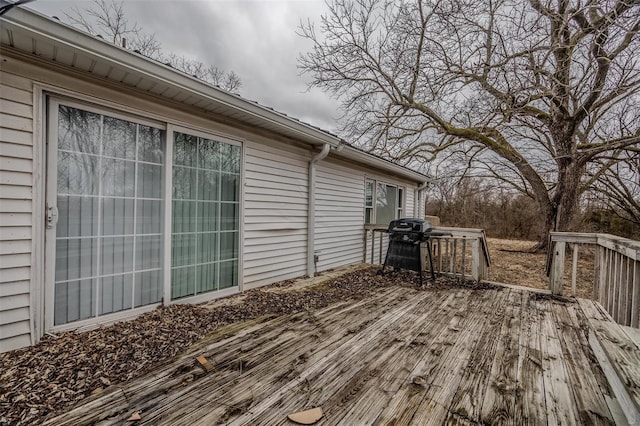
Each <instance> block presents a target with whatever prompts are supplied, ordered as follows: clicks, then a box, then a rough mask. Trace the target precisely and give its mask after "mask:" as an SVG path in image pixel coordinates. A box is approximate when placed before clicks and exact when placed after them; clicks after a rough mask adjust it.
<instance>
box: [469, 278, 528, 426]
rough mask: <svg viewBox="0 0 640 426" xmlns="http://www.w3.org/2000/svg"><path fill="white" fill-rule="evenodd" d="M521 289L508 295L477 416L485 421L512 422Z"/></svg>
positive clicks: (491, 422)
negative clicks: (507, 303) (487, 380)
mask: <svg viewBox="0 0 640 426" xmlns="http://www.w3.org/2000/svg"><path fill="white" fill-rule="evenodd" d="M522 297H523V293H522V292H516V291H513V292H512V293H511V294H510V295H509V305H508V306H507V308H506V313H505V316H504V320H503V322H502V328H501V330H500V336H499V338H498V339H499V340H498V347H497V349H496V353H495V355H494V357H493V363H492V366H491V373H490V376H489V385H488V386H487V393H486V395H485V397H484V401H483V404H482V408H481V410H480V418H481V421H482V422H483V423H486V424H514V421H515V416H514V414H515V396H516V383H517V369H518V354H519V349H520V348H519V341H520V326H521V318H520V315H521V309H522Z"/></svg>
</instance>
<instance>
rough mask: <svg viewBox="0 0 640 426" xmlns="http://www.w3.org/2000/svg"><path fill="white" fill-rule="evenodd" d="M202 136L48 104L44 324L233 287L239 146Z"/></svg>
mask: <svg viewBox="0 0 640 426" xmlns="http://www.w3.org/2000/svg"><path fill="white" fill-rule="evenodd" d="M202 136H203V135H198V136H195V135H191V134H189V133H186V132H173V133H170V134H169V135H167V131H166V126H165V125H164V124H162V123H153V122H145V120H142V119H137V118H134V117H130V116H128V115H124V114H117V113H109V112H104V111H101V110H100V109H96V108H93V107H87V106H83V105H80V104H75V103H71V102H58V101H53V100H52V101H50V103H49V124H48V145H47V157H48V162H47V168H48V169H47V196H46V203H47V205H46V212H47V218H46V224H47V236H46V237H47V258H46V263H47V268H46V270H47V272H46V273H47V278H48V284H47V288H46V292H47V300H48V301H49V302H48V305H47V306H48V309H49V312H50V313H49V315H48V319H47V321H48V324H49V327H51V326H63V325H65V324H70V323H75V322H77V321H83V320H86V321H90V320H91V318H95V317H99V316H102V315H107V314H113V313H117V312H122V311H126V310H132V309H136V308H139V307H142V306H145V305H152V304H156V303H160V302H161V301H162V299H163V295H165V294H167V295H169V297H170V299H171V300H175V299H182V298H186V297H189V296H195V295H200V294H203V293H208V292H214V291H218V290H222V289H227V288H233V287H237V286H238V268H239V266H238V259H239V231H240V220H239V210H240V209H239V206H240V167H241V146H240V145H239V144H236V143H234V142H230V141H226V140H214V139H213V138H207V137H202ZM167 141H169V142H170V143H172V144H173V146H172V149H171V150H169V151H167V150H166V144H167ZM167 152H169V154H170V155H171V157H172V158H167ZM171 153H172V154H171ZM167 176H171V177H172V181H173V182H172V188H168V186H167V184H166V181H167V179H165V178H166V177H167ZM165 200H167V201H165ZM167 202H170V203H171V204H170V205H171V211H172V212H171V216H168V215H166V214H165V206H166V207H167V208H168V207H169V206H168V205H167V204H166V203H167ZM165 229H167V230H168V229H171V234H170V235H169V236H167V238H169V241H166V238H165ZM169 253H170V259H171V262H170V264H168V265H167V264H165V262H164V259H165V258H166V257H165V256H169ZM167 275H170V277H171V279H170V280H169V281H168V282H165V279H164V277H165V276H167ZM165 285H166V289H165ZM167 301H168V300H167Z"/></svg>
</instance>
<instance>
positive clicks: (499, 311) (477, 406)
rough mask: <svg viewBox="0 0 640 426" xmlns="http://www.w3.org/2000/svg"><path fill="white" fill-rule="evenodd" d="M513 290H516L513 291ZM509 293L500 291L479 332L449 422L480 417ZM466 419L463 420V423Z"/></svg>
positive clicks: (453, 402) (453, 422)
mask: <svg viewBox="0 0 640 426" xmlns="http://www.w3.org/2000/svg"><path fill="white" fill-rule="evenodd" d="M512 293H513V291H512ZM508 294H509V292H507V291H503V292H499V293H498V296H497V297H496V299H497V305H494V306H493V307H494V309H493V310H491V311H490V312H487V317H486V320H485V322H484V326H483V328H482V330H481V332H480V334H479V338H478V341H477V343H476V344H475V346H474V347H473V350H472V352H471V356H470V357H469V363H468V365H467V367H466V368H465V370H464V372H463V374H462V377H461V379H460V382H459V386H458V390H457V391H456V393H455V395H454V397H453V399H452V402H451V406H450V407H449V415H448V416H447V419H446V422H447V424H465V423H464V422H469V421H472V422H477V421H479V420H480V410H481V408H482V403H483V402H484V397H485V395H486V390H487V386H488V384H489V380H490V373H491V368H492V364H493V360H494V358H495V353H496V350H497V347H498V339H496V336H499V335H500V331H501V329H502V323H503V320H504V317H505V314H506V312H505V310H506V309H505V300H506V296H507V295H508ZM461 422H462V423H461Z"/></svg>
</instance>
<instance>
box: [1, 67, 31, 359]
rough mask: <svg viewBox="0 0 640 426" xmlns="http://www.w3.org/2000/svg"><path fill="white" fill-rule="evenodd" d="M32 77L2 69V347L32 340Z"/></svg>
mask: <svg viewBox="0 0 640 426" xmlns="http://www.w3.org/2000/svg"><path fill="white" fill-rule="evenodd" d="M32 144H33V93H32V84H31V82H30V81H29V80H28V79H26V78H23V77H19V76H17V75H14V74H10V73H7V72H5V71H0V352H5V351H8V350H12V349H15V348H19V347H23V346H27V345H29V344H31V337H30V331H31V328H30V324H29V320H30V295H29V291H30V279H31V247H32V241H31V239H32V236H33V235H32V234H33V231H32V210H33V202H32V196H33V190H32V189H33V188H32V182H33V161H32V158H33V146H32Z"/></svg>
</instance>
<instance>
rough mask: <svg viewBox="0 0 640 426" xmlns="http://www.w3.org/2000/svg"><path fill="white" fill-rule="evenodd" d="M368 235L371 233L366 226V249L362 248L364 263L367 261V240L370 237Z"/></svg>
mask: <svg viewBox="0 0 640 426" xmlns="http://www.w3.org/2000/svg"><path fill="white" fill-rule="evenodd" d="M368 235H369V231H368V230H367V228H365V229H364V250H362V263H367V240H368V239H369V237H368Z"/></svg>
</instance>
